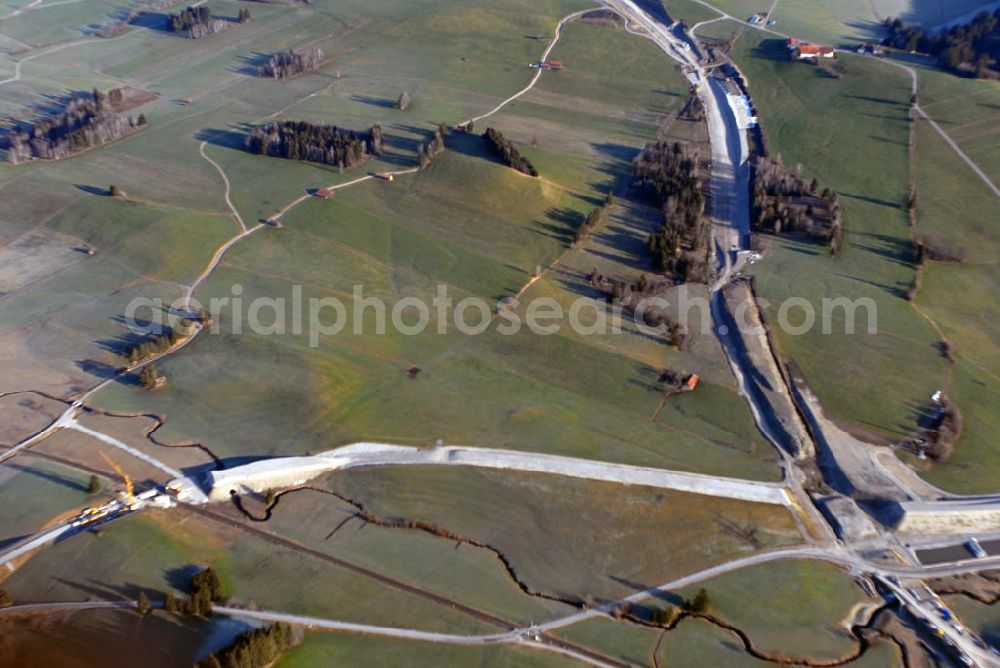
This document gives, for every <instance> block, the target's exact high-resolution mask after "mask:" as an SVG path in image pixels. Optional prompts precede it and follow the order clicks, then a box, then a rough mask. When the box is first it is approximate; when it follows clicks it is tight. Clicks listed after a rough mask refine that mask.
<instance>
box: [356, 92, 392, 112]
mask: <svg viewBox="0 0 1000 668" xmlns="http://www.w3.org/2000/svg"><path fill="white" fill-rule="evenodd" d="M349 99H351V100H353V101H354V102H359V103H361V104H367V105H370V106H372V107H379V108H381V109H392V108H394V107H395V106H396V101H395V100H390V99H387V98H384V97H373V96H371V95H352V96H351V97H350V98H349Z"/></svg>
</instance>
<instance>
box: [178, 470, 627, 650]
mask: <svg viewBox="0 0 1000 668" xmlns="http://www.w3.org/2000/svg"><path fill="white" fill-rule="evenodd" d="M289 491H295V490H289ZM178 508H184V509H186V510H188V511H190V512H192V513H194V514H196V515H201V516H202V517H206V518H208V519H210V520H214V521H216V522H220V523H223V524H227V525H229V526H233V527H236V528H238V529H242V530H244V531H247V532H250V533H252V534H254V535H256V536H258V537H260V538H263V539H264V540H266V541H268V542H271V543H274V544H276V545H280V546H281V547H284V548H288V549H291V550H295V551H296V552H299V553H302V554H305V555H308V556H310V557H314V558H316V559H319V560H321V561H325V562H327V563H330V564H333V565H335V566H338V567H339V568H342V569H344V570H346V571H349V572H351V573H355V574H357V575H360V576H362V577H366V578H369V579H371V580H374V581H375V582H378V583H379V584H383V585H386V586H389V587H392V588H394V589H398V590H400V591H402V592H404V593H407V594H412V595H414V596H419V597H421V598H424V599H426V600H429V601H431V602H433V603H436V604H438V605H441V606H443V607H445V608H450V609H452V610H455V611H457V612H460V613H462V614H465V615H467V616H469V617H472V618H473V619H478V620H480V621H482V622H486V623H487V624H491V625H493V626H497V627H500V628H502V629H505V630H508V631H510V630H514V629H517V628H520V627H519V626H518V625H516V624H514V623H513V622H510V621H508V620H506V619H503V618H502V617H497V616H496V615H493V614H490V613H488V612H484V611H482V610H479V609H477V608H473V607H471V606H468V605H465V604H463V603H459V602H457V601H454V600H452V599H450V598H446V597H444V596H441V595H440V594H435V593H434V592H430V591H427V590H425V589H420V588H419V587H416V586H414V585H411V584H408V583H406V582H403V581H401V580H397V579H395V578H391V577H388V576H386V575H382V574H381V573H377V572H375V571H372V570H370V569H368V568H365V567H364V566H359V565H357V564H354V563H352V562H350V561H345V560H343V559H340V558H339V557H335V556H333V555H331V554H327V553H326V552H322V551H320V550H315V549H313V548H311V547H308V546H306V545H303V544H302V543H298V542H296V541H293V540H290V539H288V538H284V537H282V536H278V535H277V534H273V533H271V532H269V531H264V530H262V529H258V528H256V527H254V526H252V525H250V524H248V523H246V522H240V521H238V520H234V519H232V518H230V517H226V516H225V515H222V514H221V513H217V512H215V511H212V510H209V509H208V508H205V507H204V506H190V505H186V504H182V505H180V506H178ZM542 639H543V642H545V643H546V644H549V645H553V646H556V647H562V648H564V649H570V650H572V651H574V652H577V653H579V654H581V655H584V656H589V657H591V658H593V659H594V660H595V661H600V662H602V663H606V664H609V665H613V666H620V667H621V668H630V665H629V664H628V663H625V662H622V661H620V660H618V659H613V658H611V657H607V656H604V655H601V654H598V653H596V652H594V651H593V650H590V649H587V648H586V647H581V646H579V645H575V644H572V643H569V642H566V641H564V640H561V639H557V638H553V637H551V636H549V635H542Z"/></svg>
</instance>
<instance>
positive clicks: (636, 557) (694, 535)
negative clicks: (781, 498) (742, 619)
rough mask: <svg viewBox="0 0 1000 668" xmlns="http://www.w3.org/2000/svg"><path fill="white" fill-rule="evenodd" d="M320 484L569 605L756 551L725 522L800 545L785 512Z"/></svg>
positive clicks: (375, 477)
mask: <svg viewBox="0 0 1000 668" xmlns="http://www.w3.org/2000/svg"><path fill="white" fill-rule="evenodd" d="M327 484H328V485H330V487H331V488H332V489H335V490H337V491H339V492H341V493H343V494H346V495H347V496H348V497H350V498H352V499H355V500H357V501H360V502H361V503H363V504H365V506H366V507H367V508H368V509H369V510H370V511H371V512H373V513H375V514H376V515H378V516H382V517H401V518H407V519H422V520H426V521H430V522H434V523H435V524H437V525H438V526H441V527H444V528H445V529H447V530H450V531H453V532H455V533H457V534H459V535H463V536H466V537H469V538H472V539H476V540H479V541H482V542H485V543H487V544H489V545H491V546H493V547H495V548H496V549H498V550H500V551H501V552H502V553H504V554H505V555H506V556H507V558H508V559H509V560H510V562H511V564H512V565H513V568H514V569H515V571H516V572H517V573H518V574H519V577H520V578H521V579H522V580H523V581H524V582H525V583H526V584H527V585H528V586H530V587H532V588H534V589H535V590H539V591H544V592H549V593H555V594H558V595H560V596H564V597H569V598H570V599H573V598H575V599H576V600H582V599H583V598H585V597H586V596H587V595H588V594H589V595H592V596H593V597H594V598H595V599H597V600H600V599H605V598H613V597H620V596H623V595H625V594H628V593H631V592H633V591H635V590H636V589H637V588H640V587H649V586H654V585H657V584H662V583H663V582H666V581H669V580H670V579H672V578H674V577H678V576H680V575H683V574H684V573H689V572H692V571H695V570H698V569H699V568H704V567H705V566H706V565H708V564H711V563H717V562H721V561H725V560H726V559H728V558H732V557H734V556H736V555H740V554H745V553H747V552H749V551H752V550H754V549H759V548H754V547H752V546H751V545H749V544H748V543H747V542H746V541H745V540H744V539H742V538H738V537H736V535H735V534H733V533H730V532H728V531H727V530H726V529H725V528H724V526H723V525H724V524H726V523H734V524H736V525H739V526H745V527H749V526H756V527H757V528H758V531H759V540H760V543H759V544H760V546H761V547H777V546H780V545H788V544H792V543H796V542H798V541H799V539H800V538H799V534H798V531H797V530H796V529H795V527H794V524H793V522H792V518H791V516H790V515H789V513H788V511H786V510H785V509H784V508H779V507H775V506H765V505H759V504H748V503H744V502H738V501H731V500H727V499H717V498H711V497H704V496H699V495H694V494H684V493H680V492H670V491H665V490H655V489H649V488H643V487H637V486H629V487H624V488H623V487H621V486H619V485H612V484H608V483H597V482H590V481H582V480H573V479H564V478H560V477H558V476H546V475H538V474H520V473H512V472H502V473H501V472H494V471H481V470H475V469H464V468H463V469H451V470H435V469H422V468H379V469H360V470H354V471H349V472H345V473H341V474H334V475H332V476H330V478H329V482H328V483H327ZM455 499H461V500H462V502H461V503H459V504H456V503H455ZM581 527H589V530H586V529H585V530H581Z"/></svg>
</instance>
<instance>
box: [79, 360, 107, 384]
mask: <svg viewBox="0 0 1000 668" xmlns="http://www.w3.org/2000/svg"><path fill="white" fill-rule="evenodd" d="M73 363H74V364H75V365H76V367H77V368H78V369H80V371H83V372H84V373H86V374H88V375H91V376H96V377H97V378H100V379H101V380H107V379H108V378H114V377H115V376H117V375H118V368H116V367H113V366H111V365H110V364H108V363H106V362H98V361H97V360H76V361H75V362H73Z"/></svg>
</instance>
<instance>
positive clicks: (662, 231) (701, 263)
mask: <svg viewBox="0 0 1000 668" xmlns="http://www.w3.org/2000/svg"><path fill="white" fill-rule="evenodd" d="M632 176H633V182H634V183H635V185H636V186H637V187H639V188H642V189H643V190H645V191H646V193H647V194H648V195H649V196H650V197H651V199H652V200H653V201H654V203H656V204H657V206H659V208H660V216H661V222H660V226H659V229H658V230H656V231H653V232H651V233H650V234H649V237H648V239H647V244H646V245H647V251H648V253H649V256H650V260H651V261H652V264H653V267H654V268H655V269H657V270H658V271H663V272H668V273H673V274H676V275H678V276H681V277H683V278H684V279H685V280H702V279H705V278H707V266H708V257H709V254H710V251H711V243H710V237H711V229H712V228H711V225H710V224H709V221H708V220H707V219H706V218H705V216H704V212H705V195H704V193H703V192H702V181H701V177H700V176H699V173H698V155H697V153H693V154H692V153H690V152H689V151H688V150H687V149H686V148H685V147H683V146H682V145H681V144H680V142H678V141H671V140H670V139H669V138H668V137H666V136H665V135H664V134H662V133H661V135H660V136H658V137H657V138H656V139H655V140H654V141H652V142H650V143H649V144H647V145H646V146H645V148H644V149H643V150H642V152H641V153H639V155H637V156H636V157H635V160H634V161H633V164H632Z"/></svg>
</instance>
